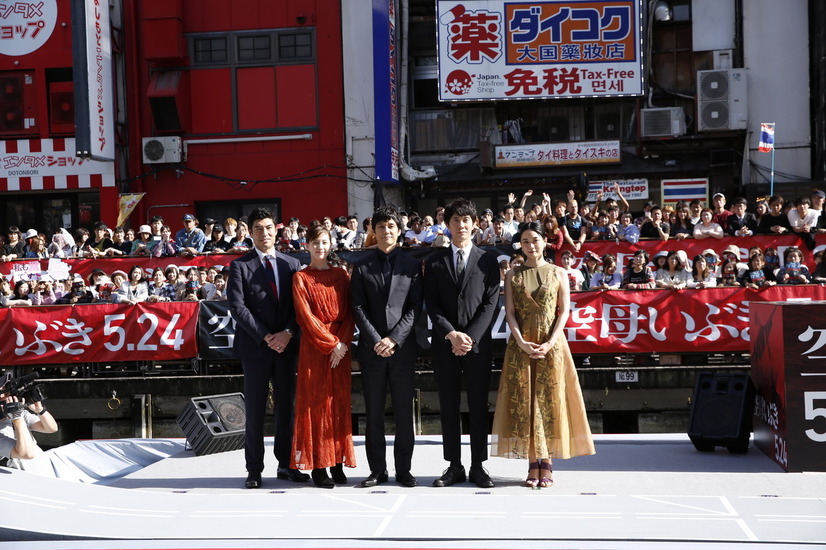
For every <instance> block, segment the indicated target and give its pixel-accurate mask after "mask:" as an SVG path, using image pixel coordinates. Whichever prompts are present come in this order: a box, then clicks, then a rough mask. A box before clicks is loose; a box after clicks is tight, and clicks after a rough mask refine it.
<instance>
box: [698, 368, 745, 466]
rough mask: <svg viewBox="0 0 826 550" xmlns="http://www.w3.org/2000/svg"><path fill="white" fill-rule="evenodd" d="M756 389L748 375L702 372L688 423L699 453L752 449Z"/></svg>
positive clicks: (743, 451)
mask: <svg viewBox="0 0 826 550" xmlns="http://www.w3.org/2000/svg"><path fill="white" fill-rule="evenodd" d="M753 403H754V387H753V386H752V384H751V380H749V376H748V374H745V373H714V372H701V373H700V375H699V377H698V378H697V387H696V389H695V390H694V404H693V406H692V407H691V416H690V418H689V420H688V437H689V438H690V439H691V442H692V443H694V447H696V448H697V450H698V451H703V452H710V451H713V450H714V447H718V446H719V447H725V448H727V449H728V450H729V452H730V453H738V454H743V453H746V452H748V450H749V438H750V436H751V427H752V426H751V424H752V422H751V413H752V407H753Z"/></svg>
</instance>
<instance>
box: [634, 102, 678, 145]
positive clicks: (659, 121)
mask: <svg viewBox="0 0 826 550" xmlns="http://www.w3.org/2000/svg"><path fill="white" fill-rule="evenodd" d="M640 126H641V133H642V137H644V138H649V137H677V136H682V135H684V134H685V114H684V113H683V108H682V107H664V108H661V109H640Z"/></svg>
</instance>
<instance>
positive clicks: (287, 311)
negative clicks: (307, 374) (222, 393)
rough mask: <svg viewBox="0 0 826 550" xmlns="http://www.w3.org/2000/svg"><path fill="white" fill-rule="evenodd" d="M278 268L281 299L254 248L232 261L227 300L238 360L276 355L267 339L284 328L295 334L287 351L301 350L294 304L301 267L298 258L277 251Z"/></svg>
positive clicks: (289, 352) (234, 350)
mask: <svg viewBox="0 0 826 550" xmlns="http://www.w3.org/2000/svg"><path fill="white" fill-rule="evenodd" d="M275 263H276V268H277V269H278V298H277V299H276V297H275V295H274V294H273V291H272V285H271V284H270V277H269V275H268V274H267V270H266V268H265V267H264V264H263V263H262V262H261V260H260V258H259V256H258V253H257V252H256V251H255V250H251V251H250V252H247V253H246V254H244V255H243V256H241V257H240V258H237V259H235V260H233V261H232V262H231V263H230V264H229V279H228V280H227V302H228V303H229V308H230V311H231V312H232V317H233V319H234V320H235V323H236V330H235V341H234V343H233V354H234V355H235V357H236V358H238V359H252V358H259V357H261V358H263V357H270V356H272V357H275V356H277V355H278V354H277V353H276V352H275V351H274V350H272V349H270V348H269V347H268V346H267V344H266V343H265V342H264V337H265V336H266V335H267V334H270V333H274V332H280V331H282V330H284V329H287V328H288V329H290V330H292V331H293V334H294V335H295V337H293V338H292V339H291V340H290V344H289V346H288V347H287V349H286V350H285V352H284V353H285V354H291V353H292V354H294V353H296V352H297V350H298V343H297V341H298V338H297V336H298V324H297V323H296V321H295V308H294V307H293V292H292V288H293V274H294V273H295V272H296V271H298V270H299V269H300V268H301V263H300V262H299V261H298V260H296V259H295V258H291V257H290V256H287V255H284V254H281V253H280V252H276V253H275Z"/></svg>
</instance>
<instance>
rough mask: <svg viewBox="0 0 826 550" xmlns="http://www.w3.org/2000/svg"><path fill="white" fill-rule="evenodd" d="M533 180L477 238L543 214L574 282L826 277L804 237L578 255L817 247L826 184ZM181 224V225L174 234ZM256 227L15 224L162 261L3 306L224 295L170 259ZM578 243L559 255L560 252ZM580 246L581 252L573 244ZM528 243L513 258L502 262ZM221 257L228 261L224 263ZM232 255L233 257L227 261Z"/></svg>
mask: <svg viewBox="0 0 826 550" xmlns="http://www.w3.org/2000/svg"><path fill="white" fill-rule="evenodd" d="M532 196H533V191H530V190H529V191H526V192H525V193H524V194H523V196H522V197H521V201H519V202H517V197H516V196H515V195H513V194H509V196H508V201H509V202H508V203H507V204H506V205H505V207H504V208H502V210H501V211H500V212H497V213H494V212H493V211H492V210H491V209H485V210H484V211H483V212H482V214H481V215H480V216H479V218H478V220H477V224H476V226H475V227H474V234H473V241H474V243H475V244H476V245H479V246H485V245H502V244H509V243H511V241H512V240H513V238H514V235H516V234H517V233H518V229H519V225H520V224H521V223H523V222H531V221H540V222H541V223H542V224H543V225H544V226H545V230H546V235H547V242H548V244H547V250H546V255H547V257H548V259H549V260H550V261H553V262H558V263H559V264H560V265H561V266H563V267H564V268H565V269H566V270H567V271H568V273H569V278H570V283H571V289H572V290H575V291H580V290H612V289H619V288H624V289H632V290H633V289H647V288H668V289H681V288H709V287H715V286H743V287H748V288H753V289H758V288H763V287H767V286H773V285H776V284H807V283H826V269H824V264H823V263H822V261H821V259H822V251H819V252H817V253H816V254H814V256H813V258H812V259H813V260H814V261H815V264H816V268H815V269H814V271H812V272H810V271H809V269H808V268H807V266H806V264H805V260H806V256H805V254H806V252H805V251H804V249H801V248H794V247H793V248H788V249H786V250H785V253H784V258H783V262H782V264H781V262H780V261H779V258H778V255H777V251H776V250H774V249H772V248H768V249H766V250H760V249H759V248H753V249H752V250H750V251H749V254H748V261H747V262H741V261H739V259H740V249H739V247H738V246H737V245H736V244H731V245H729V246H727V247H726V248H725V249H724V250H722V251H721V254H719V255H718V253H717V252H716V251H715V250H714V248H713V247H709V248H707V249H706V250H705V251H704V252H703V253H702V254H699V255H696V256H695V257H694V258H688V257H687V255H686V253H685V252H684V251H682V250H679V246H675V247H674V250H672V251H670V252H660V253H658V254H657V255H655V257H654V258H651V259H650V258H648V256H647V253H646V252H645V251H644V250H637V252H636V253H635V254H634V255H633V256H632V258H631V260H630V261H629V262H628V265H627V266H622V265H620V262H619V261H618V259H617V256H615V255H614V254H610V253H608V254H605V255H604V256H602V257H599V256H597V255H596V254H595V253H594V252H592V251H589V250H585V251H584V257H583V259H582V262H581V266H580V267H578V268H576V267H574V266H575V264H576V256H575V255H576V254H577V253H579V252H580V251H581V250H583V247H584V246H585V243H586V242H588V241H614V242H616V243H619V242H623V241H625V242H628V243H631V244H636V243H638V242H639V241H640V239H654V240H660V241H668V240H676V241H683V240H686V239H696V240H705V239H711V241H709V242H714V241H716V240H719V239H722V238H724V237H726V236H730V237H747V236H752V235H782V234H786V233H795V234H798V235H799V236H800V237H801V239H802V240H803V243H804V245H805V248H806V249H808V250H812V249H814V247H815V239H814V235H815V234H817V233H826V216H824V215H823V214H822V212H823V203H824V199H825V198H826V194H824V192H823V191H820V190H815V191H814V192H813V193H812V194H811V196H810V197H801V198H797V199H796V200H794V201H793V202H790V203H789V202H786V201H784V199H783V197H781V196H779V195H773V196H771V197H769V198H767V199H765V200H759V201H758V202H757V203H756V205H755V207H754V209H753V211H752V212H750V211H749V209H748V201H746V199H744V198H742V197H737V198H735V199H734V200H733V201H731V204H730V205H729V208H730V209H727V208H726V197H725V196H724V195H723V194H722V193H716V194H715V195H714V196H713V197H712V205H711V208H705V207H704V205H703V203H702V202H701V201H699V200H694V201H691V202H679V203H677V204H676V205H673V206H672V205H667V206H664V207H660V206H659V205H657V204H655V203H653V202H647V203H646V204H645V205H644V207H643V211H642V212H641V213H640V215H639V216H636V217H635V216H634V215H633V214H632V213H631V211H630V207H629V203H628V201H627V200H626V199H625V198H624V197H623V195H622V193H621V191H620V189H619V186H616V188H615V189H614V193H613V194H612V196H611V197H608V198H606V197H605V196H604V195H603V194H602V193H600V194H598V195H597V201H596V203H595V204H593V205H590V204H587V203H583V204H579V202H578V201H577V200H576V198H575V194H574V192H573V191H569V192H568V195H567V197H566V198H565V199H558V200H556V201H554V202H552V201H551V198H550V196H549V195H548V194H547V193H543V194H542V199H541V200H539V201H538V202H534V203H532V204H530V206H528V204H527V203H528V200H529V199H530V198H531V197H532ZM402 222H403V223H404V228H403V229H404V230H403V232H402V235H401V237H400V239H401V240H402V241H403V243H402V244H403V245H404V246H405V247H411V248H416V247H425V246H433V247H442V246H447V245H448V243H449V239H450V231H449V230H448V228H447V224H446V223H445V220H444V208H442V207H437V208H436V211H435V212H434V214H433V216H430V215H428V214H426V215H420V214H418V213H416V212H411V213H409V214H408V213H406V212H402ZM321 223H322V224H324V225H325V227H327V228H329V229H330V230H331V234H332V235H333V240H334V242H333V247H334V249H335V250H355V249H362V248H371V247H374V246H375V242H376V239H375V235H374V234H373V233H372V231H371V225H370V218H366V219H364V220H362V222H361V223H360V222H359V219H358V218H357V217H356V216H352V215H351V216H340V217H338V218H329V217H325V218H323V219H322V220H321ZM173 231H174V233H173ZM306 233H307V226H306V225H303V224H302V223H301V222H300V221H299V219H298V218H290V219H289V220H288V221H287V222H286V223H284V224H279V226H278V235H277V243H278V244H277V247H278V249H279V250H280V251H282V252H292V251H300V250H304V248H305V246H306V240H305V236H306ZM249 235H250V233H249V228H248V227H247V224H246V222H245V221H244V220H243V219H240V220H235V219H233V218H227V219H226V220H224V222H223V223H219V222H218V221H216V220H214V219H212V218H206V219H205V220H204V221H203V224H200V223H199V221H198V220H197V219H196V218H195V216H193V215H191V214H186V215H184V217H183V219H182V221H181V227H180V228H179V229H177V230H173V229H172V228H171V227H170V226H169V225H167V224H166V223H165V222H164V220H163V218H162V217H161V216H155V217H153V218H152V219H151V220H150V223H149V224H145V225H141V226H140V227H139V228H138V230H137V231H133V230H132V229H125V228H122V227H117V228H114V229H111V228H109V227H107V226H106V225H105V224H103V223H98V224H97V225H95V226H94V228H93V230H92V232H91V233H90V232H89V231H88V230H86V229H84V228H81V229H78V230H77V231H75V233H74V235H72V234H71V233H70V232H69V231H67V230H66V229H63V228H61V229H59V230H58V231H57V232H56V233H55V234H54V235H52V236H51V238H50V239H49V238H47V236H46V235H44V234H42V233H38V232H37V231H36V230H34V229H29V230H28V231H26V232H25V233H23V232H22V231H20V229H19V228H17V227H10V228H9V231H8V233H7V238H6V239H2V237H0V242H1V244H2V256H1V257H0V260H2V261H3V262H8V261H12V260H16V259H26V258H29V259H45V258H118V257H130V256H132V257H150V258H157V259H158V260H159V263H158V265H156V266H155V267H153V268H152V270H151V271H145V270H144V268H142V267H140V266H137V265H135V266H133V267H131V268H130V270H129V272H128V273H125V272H123V271H119V270H118V271H114V272H112V273H105V272H103V271H102V270H100V269H95V270H94V271H93V272H92V274H91V275H90V276H89V277H88V278H87V279H85V280H84V279H83V278H81V277H79V276H74V277H72V278H70V279H68V280H61V281H56V280H52V279H51V277H49V275H43V276H42V277H40V278H39V279H33V280H25V279H20V280H13V279H9V278H7V277H4V278H2V281H0V305H2V306H19V305H48V304H74V303H104V302H105V303H137V302H144V301H148V302H163V301H176V300H177V301H180V300H223V299H225V298H226V296H225V285H226V281H225V277H224V274H223V273H222V269H223V267H222V266H221V265H215V266H212V267H190V268H188V269H187V270H186V272H185V273H182V272H180V271H179V269H178V267H177V266H176V265H175V263H169V261H167V262H163V263H165V264H168V265H165V266H161V262H160V260H162V259H167V260H170V259H171V258H175V257H184V258H186V257H192V256H198V255H219V254H240V253H244V252H246V251H248V250H249V249H250V248H251V247H252V246H253V245H252V240H251V239H250V236H249ZM565 244H567V245H569V248H568V249H566V250H564V251H563V252H562V253H561V254H560V255H559V257H558V258H557V253H558V252H559V251H560V250H562V248H563V246H564V245H565ZM572 250H573V252H572ZM514 261H517V262H518V261H520V260H519V257H518V254H516V255H515V256H514V257H513V258H510V257H508V256H505V257H504V260H503V262H502V263H503V273H504V272H505V271H506V270H507V267H508V266H509V265H510V264H511V263H512V262H514ZM216 263H219V262H216ZM223 263H227V264H228V263H229V258H228V259H227V261H226V262H223Z"/></svg>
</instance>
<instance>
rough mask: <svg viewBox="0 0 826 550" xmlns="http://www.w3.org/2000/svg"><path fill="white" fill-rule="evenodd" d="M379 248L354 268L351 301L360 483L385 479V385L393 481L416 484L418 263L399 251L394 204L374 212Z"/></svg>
mask: <svg viewBox="0 0 826 550" xmlns="http://www.w3.org/2000/svg"><path fill="white" fill-rule="evenodd" d="M372 225H373V232H374V233H375V234H376V240H377V244H378V250H376V251H375V252H373V251H371V252H369V253H368V254H367V255H366V256H365V257H364V258H362V259H361V260H359V261H358V262H356V263H355V265H354V266H353V274H352V277H351V279H350V304H351V306H352V308H353V316H354V318H355V321H356V325H357V326H358V328H359V342H358V348H357V349H356V357H357V358H358V360H359V362H360V363H361V380H362V390H363V393H364V407H365V411H366V413H367V432H366V437H365V440H364V443H365V448H366V451H367V462H368V463H369V465H370V475H369V476H368V477H367V478H366V479H364V480H362V482H361V486H362V487H375V486H376V485H378V484H379V483H384V482H386V481H387V459H386V454H385V449H386V442H385V438H384V409H385V400H386V392H387V386H388V384H389V386H390V396H391V398H392V399H393V419H394V420H395V422H396V437H395V441H394V445H393V454H394V458H395V465H396V482H398V483H399V484H400V485H404V486H405V487H415V486H416V485H417V481H416V478H415V477H413V475H412V474H411V473H410V464H411V460H412V457H413V445H414V441H415V434H414V432H413V397H414V387H415V371H414V366H415V363H416V356H417V355H418V354H417V351H418V350H417V346H416V335H415V334H414V333H413V326H414V324H415V322H416V318H417V317H418V315H419V313H420V312H421V303H422V268H421V263H420V262H419V261H417V260H416V259H415V258H413V257H412V256H409V255H408V254H407V253H405V252H402V251H400V250H398V240H399V235H400V234H401V218H400V217H399V213H398V211H397V210H396V209H395V208H393V207H387V206H385V207H381V208H379V209H378V210H376V212H374V213H373V218H372Z"/></svg>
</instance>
